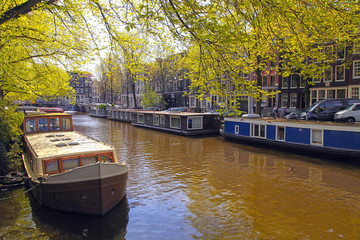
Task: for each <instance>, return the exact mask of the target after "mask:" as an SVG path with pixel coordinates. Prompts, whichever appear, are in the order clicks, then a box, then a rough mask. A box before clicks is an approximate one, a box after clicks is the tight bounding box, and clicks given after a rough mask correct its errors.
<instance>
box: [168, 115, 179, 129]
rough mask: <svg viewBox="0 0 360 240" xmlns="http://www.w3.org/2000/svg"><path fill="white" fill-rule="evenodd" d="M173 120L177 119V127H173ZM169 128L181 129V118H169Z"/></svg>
mask: <svg viewBox="0 0 360 240" xmlns="http://www.w3.org/2000/svg"><path fill="white" fill-rule="evenodd" d="M173 119H179V126H174V125H173ZM170 128H176V129H181V118H180V117H170Z"/></svg>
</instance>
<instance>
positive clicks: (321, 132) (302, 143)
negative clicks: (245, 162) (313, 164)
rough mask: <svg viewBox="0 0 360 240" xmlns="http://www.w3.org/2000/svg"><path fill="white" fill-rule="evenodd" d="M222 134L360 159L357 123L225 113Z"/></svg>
mask: <svg viewBox="0 0 360 240" xmlns="http://www.w3.org/2000/svg"><path fill="white" fill-rule="evenodd" d="M223 137H224V139H226V140H235V141H239V142H242V143H245V144H253V145H256V146H262V147H270V148H273V149H274V148H276V149H279V150H284V151H289V152H293V153H298V154H306V155H310V156H314V157H321V158H328V159H335V160H340V161H343V160H344V161H351V162H359V161H360V127H359V125H357V124H336V123H332V122H329V123H326V122H322V123H317V122H307V121H304V122H300V121H296V122H292V121H286V120H274V119H246V118H230V117H226V118H225V119H224V132H223Z"/></svg>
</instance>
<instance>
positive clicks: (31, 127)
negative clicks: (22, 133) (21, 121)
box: [25, 119, 36, 132]
mask: <svg viewBox="0 0 360 240" xmlns="http://www.w3.org/2000/svg"><path fill="white" fill-rule="evenodd" d="M25 128H26V132H36V122H35V119H31V120H28V121H26V124H25Z"/></svg>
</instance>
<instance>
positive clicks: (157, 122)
mask: <svg viewBox="0 0 360 240" xmlns="http://www.w3.org/2000/svg"><path fill="white" fill-rule="evenodd" d="M153 125H154V126H159V125H160V117H159V115H157V114H154V115H153Z"/></svg>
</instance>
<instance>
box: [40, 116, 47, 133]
mask: <svg viewBox="0 0 360 240" xmlns="http://www.w3.org/2000/svg"><path fill="white" fill-rule="evenodd" d="M38 124H39V131H40V132H45V131H49V124H48V119H47V118H39V119H38Z"/></svg>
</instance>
